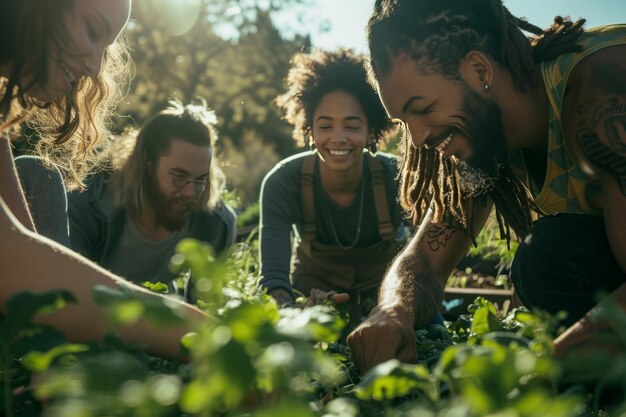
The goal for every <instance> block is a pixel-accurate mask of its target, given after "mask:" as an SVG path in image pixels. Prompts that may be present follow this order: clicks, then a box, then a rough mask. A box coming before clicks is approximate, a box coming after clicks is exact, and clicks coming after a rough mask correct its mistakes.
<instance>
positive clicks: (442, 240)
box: [422, 224, 462, 252]
mask: <svg viewBox="0 0 626 417" xmlns="http://www.w3.org/2000/svg"><path fill="white" fill-rule="evenodd" d="M461 230H462V229H461V226H460V225H458V224H453V225H439V224H433V225H431V226H429V227H428V229H426V233H425V234H424V237H423V238H422V239H423V240H425V241H426V243H428V247H429V248H430V250H432V251H433V252H437V251H438V250H439V249H441V248H445V247H446V246H447V245H448V242H449V241H450V239H452V236H453V235H454V234H455V233H456V232H458V231H461Z"/></svg>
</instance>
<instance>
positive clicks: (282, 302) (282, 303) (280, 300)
mask: <svg viewBox="0 0 626 417" xmlns="http://www.w3.org/2000/svg"><path fill="white" fill-rule="evenodd" d="M270 295H271V296H272V297H273V298H274V300H276V304H278V307H287V306H290V305H291V304H293V302H294V300H293V297H292V296H291V294H290V293H289V291H287V290H285V289H282V288H277V289H275V290H273V291H270Z"/></svg>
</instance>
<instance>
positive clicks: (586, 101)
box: [561, 45, 626, 190]
mask: <svg viewBox="0 0 626 417" xmlns="http://www.w3.org/2000/svg"><path fill="white" fill-rule="evenodd" d="M561 121H562V125H563V134H564V136H565V141H566V143H567V145H568V147H569V149H570V151H572V153H573V154H574V156H575V158H577V160H578V162H579V163H580V164H581V167H582V168H583V169H584V170H585V171H587V172H588V173H589V174H592V175H602V174H608V175H610V176H611V177H613V178H614V179H615V180H616V181H618V184H619V185H620V187H622V188H623V189H624V190H626V188H625V187H626V184H624V178H626V173H625V172H624V170H625V167H626V45H620V46H613V47H609V48H606V49H603V50H601V51H598V52H596V53H594V54H592V55H590V56H589V57H587V58H585V59H584V60H583V61H581V62H580V63H579V64H578V65H577V66H576V68H575V69H574V70H573V71H572V74H571V76H570V79H569V80H568V89H567V93H566V97H565V100H564V102H563V109H562V120H561Z"/></svg>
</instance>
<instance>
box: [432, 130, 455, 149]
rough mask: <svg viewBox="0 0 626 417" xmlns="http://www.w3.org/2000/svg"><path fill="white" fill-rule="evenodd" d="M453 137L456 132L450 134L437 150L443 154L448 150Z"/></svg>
mask: <svg viewBox="0 0 626 417" xmlns="http://www.w3.org/2000/svg"><path fill="white" fill-rule="evenodd" d="M453 137H454V132H452V133H450V134H449V135H448V136H447V137H446V138H445V139H444V140H443V141H442V142H440V143H439V145H437V146H436V147H435V149H437V150H438V151H439V152H440V153H443V151H445V150H446V148H447V147H448V145H449V144H450V142H452V138H453Z"/></svg>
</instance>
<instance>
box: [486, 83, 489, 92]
mask: <svg viewBox="0 0 626 417" xmlns="http://www.w3.org/2000/svg"><path fill="white" fill-rule="evenodd" d="M485 91H489V84H487V83H485Z"/></svg>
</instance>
